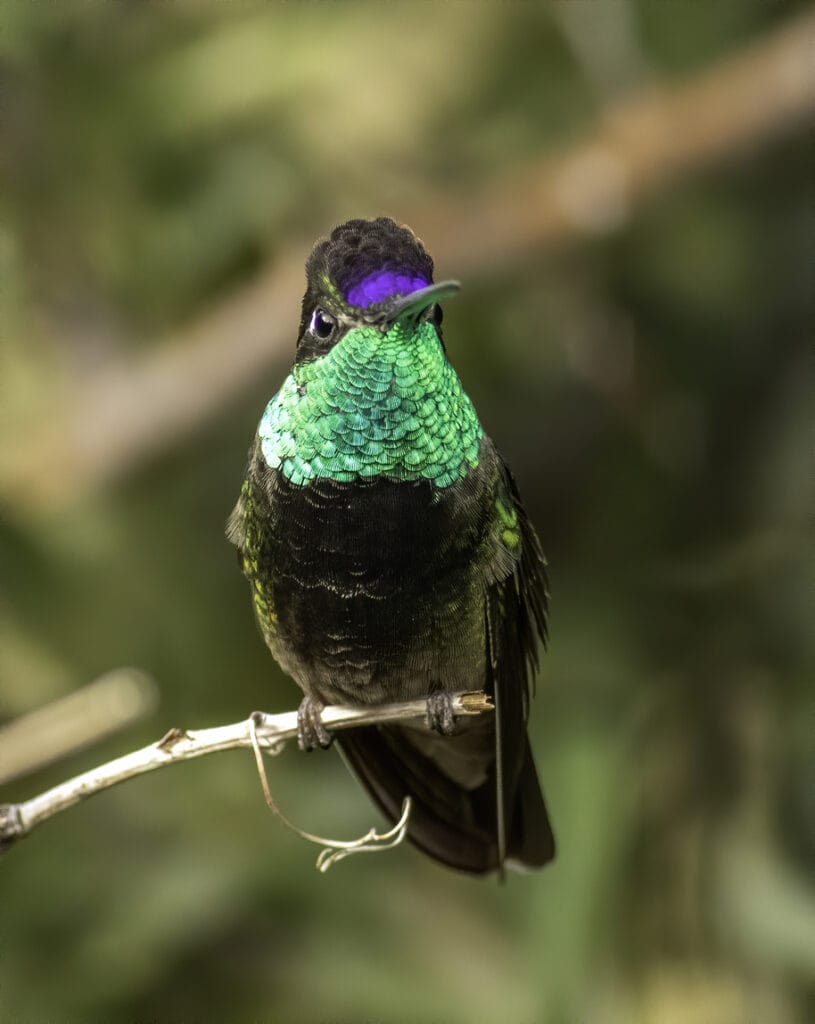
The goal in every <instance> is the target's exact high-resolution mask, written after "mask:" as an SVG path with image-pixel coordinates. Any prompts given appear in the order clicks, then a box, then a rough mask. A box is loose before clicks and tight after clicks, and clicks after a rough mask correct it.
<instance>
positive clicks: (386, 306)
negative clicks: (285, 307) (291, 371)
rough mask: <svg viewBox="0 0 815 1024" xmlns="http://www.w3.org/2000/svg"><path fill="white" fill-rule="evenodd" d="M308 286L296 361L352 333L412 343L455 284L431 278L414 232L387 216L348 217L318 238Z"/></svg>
mask: <svg viewBox="0 0 815 1024" xmlns="http://www.w3.org/2000/svg"><path fill="white" fill-rule="evenodd" d="M306 277H307V288H306V293H305V295H304V296H303V310H302V316H301V318H300V331H299V335H298V340H297V355H296V359H295V362H296V363H305V362H311V361H313V360H315V359H319V358H320V357H321V356H324V355H325V354H326V353H328V352H329V351H330V350H331V349H332V348H334V346H335V345H337V344H338V343H339V342H341V341H342V339H343V338H344V337H345V336H346V335H348V334H349V333H350V332H353V331H365V332H366V334H368V335H369V336H370V334H371V332H372V331H376V332H378V333H379V334H381V336H382V339H383V341H384V342H387V343H388V344H389V345H393V344H394V343H397V344H400V345H409V344H410V343H411V341H412V340H413V339H414V338H415V337H416V336H417V334H422V335H426V332H427V328H428V326H430V327H432V329H433V330H434V331H435V333H436V335H437V336H438V339H439V341H441V308H440V306H439V302H440V301H441V300H442V299H445V298H448V297H449V296H451V295H455V293H456V292H457V291H458V290H459V287H460V286H459V284H458V282H457V281H442V282H439V283H438V284H434V283H433V260H432V259H431V258H430V256H429V255H428V253H427V252H426V251H425V248H424V246H423V245H422V243H421V242H420V241H419V239H418V238H417V237H416V236H415V235H414V234H413V232H412V231H411V230H410V229H409V228H406V227H401V226H400V225H398V224H397V223H396V222H395V221H393V220H391V219H390V218H389V217H377V218H376V219H375V220H349V221H347V222H346V223H345V224H341V225H340V226H339V227H336V228H335V229H334V230H333V231H332V232H331V235H330V236H329V237H328V238H326V239H323V240H321V241H319V242H318V243H317V244H316V245H315V247H314V249H313V251H312V253H311V255H310V256H309V259H308V262H307V263H306Z"/></svg>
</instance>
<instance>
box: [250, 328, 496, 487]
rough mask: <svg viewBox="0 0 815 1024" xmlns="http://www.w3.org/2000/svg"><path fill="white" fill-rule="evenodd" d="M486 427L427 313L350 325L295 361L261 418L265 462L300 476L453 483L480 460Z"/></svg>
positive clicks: (304, 479)
mask: <svg viewBox="0 0 815 1024" xmlns="http://www.w3.org/2000/svg"><path fill="white" fill-rule="evenodd" d="M482 433H483V431H482V429H481V424H480V423H479V422H478V417H477V416H476V413H475V409H474V408H473V405H472V402H471V401H470V399H469V398H468V397H467V395H466V394H465V393H464V391H463V390H462V387H461V382H460V381H459V379H458V376H457V375H456V372H455V370H454V369H453V368H452V366H450V364H449V363H448V362H447V359H446V358H445V355H444V352H443V350H442V347H441V344H440V342H439V339H438V336H437V335H436V331H435V328H434V327H433V325H432V324H430V323H425V324H422V325H421V326H419V327H418V328H417V329H416V330H415V331H414V332H413V333H411V334H407V333H406V332H405V329H404V328H403V327H402V326H400V325H399V324H396V325H394V326H393V327H392V328H391V329H390V330H389V331H388V332H387V333H383V332H382V331H381V330H379V329H377V328H376V327H356V328H354V329H353V330H350V331H349V332H348V333H347V334H346V335H345V337H344V338H343V339H342V340H341V341H340V342H338V343H337V344H336V345H335V346H334V348H332V349H331V350H330V351H329V352H328V353H327V354H326V355H324V356H322V357H321V358H319V359H315V360H314V361H313V362H308V363H299V364H297V365H295V367H294V369H293V371H292V372H291V373H290V374H289V376H288V377H287V378H286V380H285V382H284V383H283V387H282V388H281V389H280V391H279V392H278V393H277V394H276V395H275V397H274V398H273V399H272V400H271V402H269V404H268V406H267V407H266V411H265V412H264V414H263V418H262V419H261V421H260V426H259V428H258V434H259V437H260V441H261V448H262V451H263V457H264V459H265V460H266V463H267V465H268V466H269V467H270V468H271V469H279V470H280V471H281V472H282V473H283V475H284V476H285V477H286V478H287V479H288V480H290V481H291V483H293V484H296V485H298V486H302V485H305V484H308V483H309V482H311V481H312V480H314V479H317V478H323V479H329V480H338V481H352V480H358V479H361V478H369V477H376V476H386V477H391V478H394V479H397V480H432V481H433V483H434V484H435V485H436V486H437V487H449V486H450V485H451V484H453V483H455V482H456V481H457V480H461V479H462V478H463V477H464V476H466V474H467V472H468V470H469V469H471V468H474V467H475V466H477V465H478V446H479V442H480V440H481V435H482Z"/></svg>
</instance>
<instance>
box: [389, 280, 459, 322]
mask: <svg viewBox="0 0 815 1024" xmlns="http://www.w3.org/2000/svg"><path fill="white" fill-rule="evenodd" d="M460 290H461V285H460V284H459V282H458V281H439V283H438V284H430V285H428V286H427V288H420V289H419V290H418V291H416V292H411V293H410V294H409V295H399V296H398V297H397V298H396V299H394V300H393V302H391V303H389V305H388V309H387V312H386V314H385V319H386V322H387V323H390V324H393V323H396V321H397V320H415V319H416V318H417V317H418V316H419V315H420V314H422V313H424V311H425V310H426V309H427V308H428V307H429V306H433V305H435V304H436V303H437V302H441V301H442V299H449V298H450V297H451V296H453V295H455V294H456V293H457V292H459V291H460Z"/></svg>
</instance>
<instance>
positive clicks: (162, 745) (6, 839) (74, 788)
mask: <svg viewBox="0 0 815 1024" xmlns="http://www.w3.org/2000/svg"><path fill="white" fill-rule="evenodd" d="M426 706H427V701H426V700H412V701H404V702H403V703H399V704H380V705H376V706H372V707H344V706H334V707H327V708H324V710H323V713H322V720H323V724H324V725H325V726H326V727H327V728H328V729H329V730H331V731H335V730H338V729H353V728H356V727H358V726H363V725H375V724H378V723H382V722H399V721H406V720H413V719H419V720H421V719H423V718H424V714H425V710H426ZM492 710H493V704H492V702H491V700H490V699H489V697H488V696H487V695H486V694H484V693H482V692H481V691H474V692H466V693H457V694H454V695H453V711H454V713H455V714H456V715H462V716H464V715H479V714H482V713H483V712H485V711H492ZM253 733H254V736H255V738H256V739H257V744H258V746H259V747H260V748H261V749H263V750H265V751H266V752H267V753H270V754H278V753H280V751H281V750H282V748H283V747H284V746H285V744H286V741H287V740H290V739H292V738H293V737H295V736H296V735H297V712H296V711H287V712H284V713H283V714H279V715H268V714H265V713H264V712H262V711H255V712H253V714H252V715H251V716H250V717H249V718H248V719H246V720H245V721H243V722H236V723H234V724H232V725H221V726H216V727H215V728H212V729H196V730H185V729H170V731H169V732H168V733H167V734H166V735H165V736H164V737H162V739H160V740H159V741H158V742H157V743H152V744H151V745H150V746H149V747H142V749H141V750H135V751H133V753H131V754H125V755H124V756H123V757H117V758H116V759H115V760H113V761H108V762H107V763H106V764H102V765H99V767H98V768H92V769H91V770H90V771H87V772H84V773H83V774H82V775H77V776H75V777H74V778H73V779H69V780H68V781H67V782H63V783H61V784H60V785H58V786H54V788H53V789H49V790H46V791H45V792H44V793H40V794H39V795H38V796H35V797H32V798H31V799H30V800H25V801H23V802H22V803H18V804H2V805H0V850H4V849H7V848H8V847H9V846H11V845H12V844H13V843H15V842H16V841H17V840H18V839H22V838H23V837H24V836H27V835H28V834H29V833H30V832H32V831H33V830H34V829H35V828H36V827H37V825H41V824H42V823H43V822H44V821H47V820H48V819H49V818H53V817H54V815H55V814H60V813H61V812H62V811H67V810H68V809H69V808H70V807H74V806H75V805H76V804H78V803H80V801H82V800H85V799H87V798H88V797H89V796H93V795H94V794H95V793H101V792H102V791H103V790H105V789H109V788H110V787H111V786H116V785H118V784H119V783H120V782H126V781H127V780H128V779H132V778H135V777H136V776H137V775H143V774H144V773H145V772H152V771H155V770H156V769H157V768H166V767H167V766H168V765H171V764H178V763H179V762H180V761H189V760H191V759H192V758H194V757H203V756H204V755H206V754H215V753H217V752H218V751H219V750H233V749H235V748H244V747H245V748H252V747H253V746H254V743H253V735H252V734H253Z"/></svg>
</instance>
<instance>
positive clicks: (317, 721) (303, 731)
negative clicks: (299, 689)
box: [297, 697, 334, 750]
mask: <svg viewBox="0 0 815 1024" xmlns="http://www.w3.org/2000/svg"><path fill="white" fill-rule="evenodd" d="M324 707H325V705H324V704H323V703H322V701H319V700H317V698H316V697H303V699H302V700H301V701H300V707H299V708H298V709H297V746H298V747H299V748H300V749H301V750H316V748H317V747H321V748H322V749H323V750H327V749H328V747H330V746H331V743H332V740H333V739H334V737H333V736H332V735H331V733H330V732H329V731H328V729H326V727H325V726H324V725H323V720H322V718H321V717H320V716H321V715H322V711H323V708H324Z"/></svg>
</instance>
